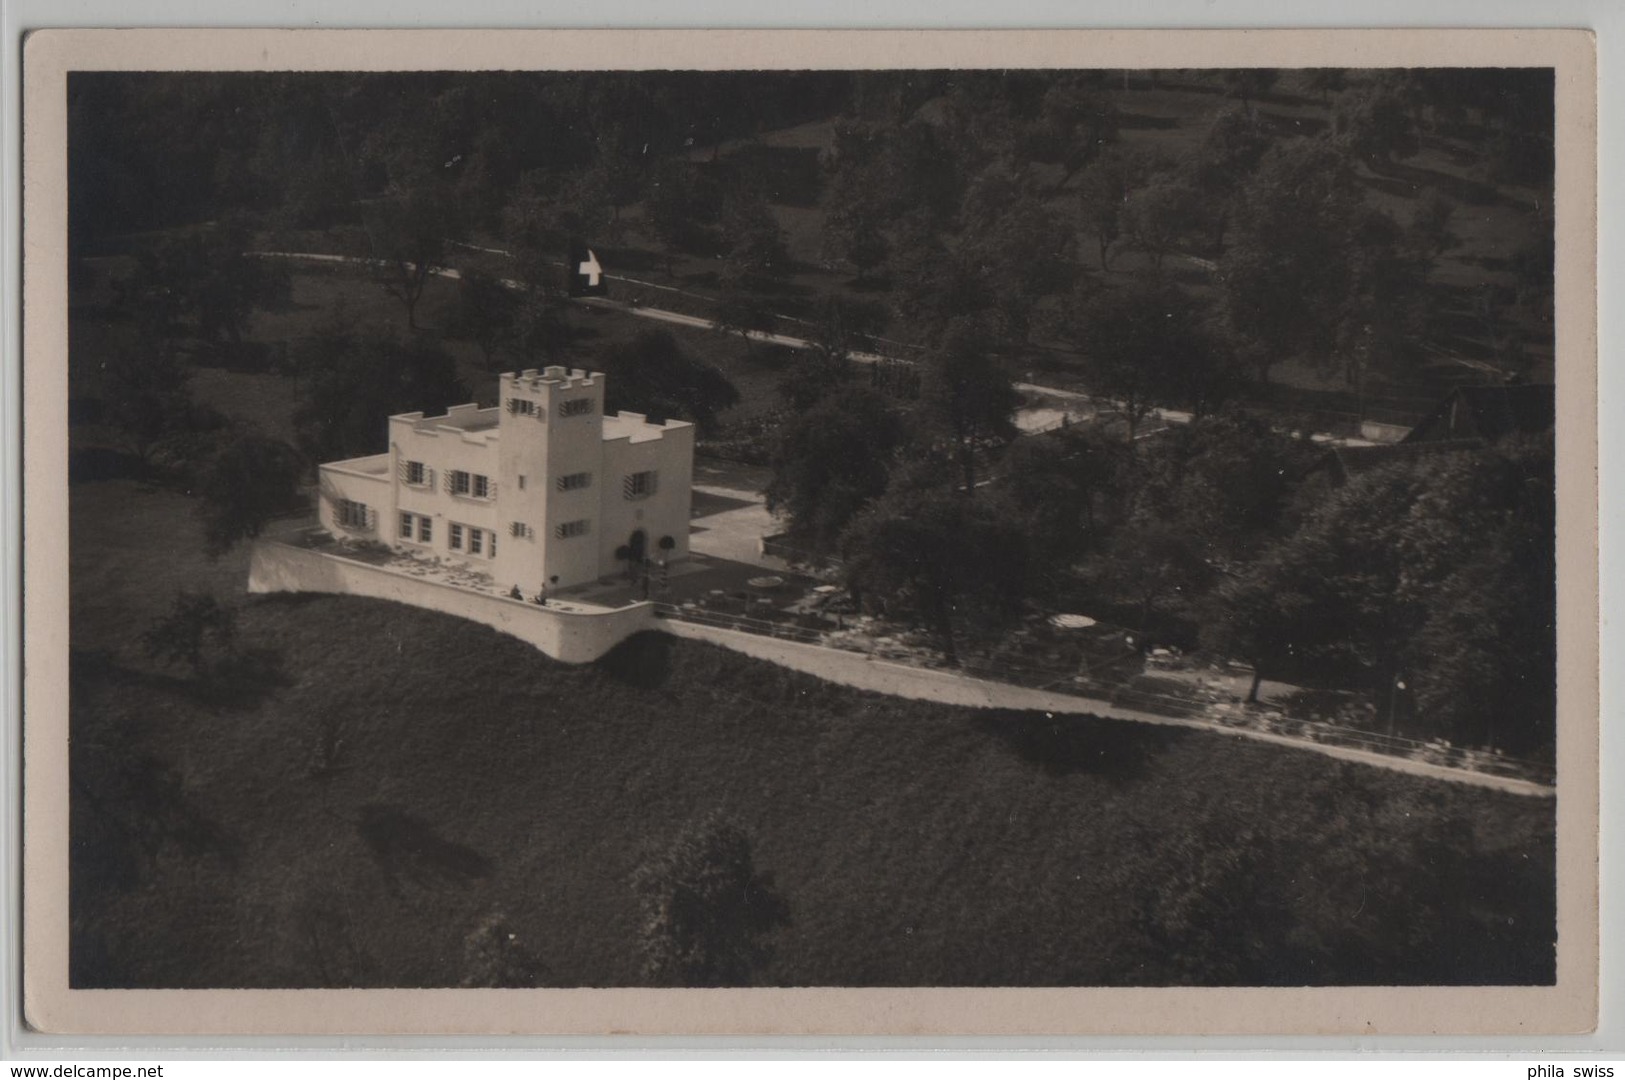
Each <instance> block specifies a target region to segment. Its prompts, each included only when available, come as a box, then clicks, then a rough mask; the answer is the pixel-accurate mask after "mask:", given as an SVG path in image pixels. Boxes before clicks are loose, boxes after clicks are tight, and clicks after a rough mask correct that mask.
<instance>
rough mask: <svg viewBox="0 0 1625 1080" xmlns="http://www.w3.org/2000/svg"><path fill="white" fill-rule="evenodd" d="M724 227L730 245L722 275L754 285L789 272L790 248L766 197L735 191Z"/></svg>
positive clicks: (740, 282)
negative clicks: (787, 246) (786, 245)
mask: <svg viewBox="0 0 1625 1080" xmlns="http://www.w3.org/2000/svg"><path fill="white" fill-rule="evenodd" d="M722 229H723V233H724V235H726V236H727V238H728V240H729V243H730V246H729V248H728V256H727V260H726V262H725V264H724V267H723V277H724V278H725V279H727V280H732V281H733V282H735V283H737V284H740V285H745V286H752V285H756V284H759V283H760V282H761V281H763V280H777V279H779V278H782V277H784V276H785V275H786V274H788V273H789V272H790V252H789V249H788V248H786V247H785V243H784V232H783V230H781V229H780V228H779V223H778V221H777V219H775V218H774V217H773V211H772V210H771V209H770V208H769V207H768V205H767V200H765V199H763V198H762V197H761V196H760V195H756V194H754V193H743V192H739V193H735V194H734V195H733V197H732V198H730V199H729V200H728V202H727V205H726V207H725V209H724V211H723V219H722Z"/></svg>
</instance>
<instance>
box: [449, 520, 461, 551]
mask: <svg viewBox="0 0 1625 1080" xmlns="http://www.w3.org/2000/svg"><path fill="white" fill-rule="evenodd" d="M446 546H447V547H449V548H450V549H451V550H453V551H461V550H463V527H462V526H461V525H459V524H457V523H456V522H455V521H454V522H452V523H451V534H450V535H449V536H447V537H446Z"/></svg>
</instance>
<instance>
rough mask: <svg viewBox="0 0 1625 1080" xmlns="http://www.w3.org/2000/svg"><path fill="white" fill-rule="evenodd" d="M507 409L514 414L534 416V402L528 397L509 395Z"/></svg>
mask: <svg viewBox="0 0 1625 1080" xmlns="http://www.w3.org/2000/svg"><path fill="white" fill-rule="evenodd" d="M508 411H509V412H511V413H513V414H514V415H515V416H535V415H536V403H535V402H534V401H531V400H530V399H529V398H517V397H511V398H509V399H508Z"/></svg>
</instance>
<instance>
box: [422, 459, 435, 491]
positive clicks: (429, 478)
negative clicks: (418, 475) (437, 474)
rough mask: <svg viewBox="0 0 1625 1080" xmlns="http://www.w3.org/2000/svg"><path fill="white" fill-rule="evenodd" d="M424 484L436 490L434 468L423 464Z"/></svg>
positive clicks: (431, 489)
mask: <svg viewBox="0 0 1625 1080" xmlns="http://www.w3.org/2000/svg"><path fill="white" fill-rule="evenodd" d="M423 486H424V487H426V488H428V489H429V490H430V491H433V490H434V470H433V469H431V468H429V466H427V465H425V466H423Z"/></svg>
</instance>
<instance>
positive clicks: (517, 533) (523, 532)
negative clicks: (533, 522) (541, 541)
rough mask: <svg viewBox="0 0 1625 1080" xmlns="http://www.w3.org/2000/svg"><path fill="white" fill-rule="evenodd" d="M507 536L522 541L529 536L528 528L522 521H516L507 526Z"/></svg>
mask: <svg viewBox="0 0 1625 1080" xmlns="http://www.w3.org/2000/svg"><path fill="white" fill-rule="evenodd" d="M508 535H509V536H513V537H517V538H518V539H520V540H523V539H525V538H526V537H527V536H529V535H530V526H529V525H526V524H525V523H524V522H523V521H516V522H514V523H513V524H511V525H509V526H508Z"/></svg>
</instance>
